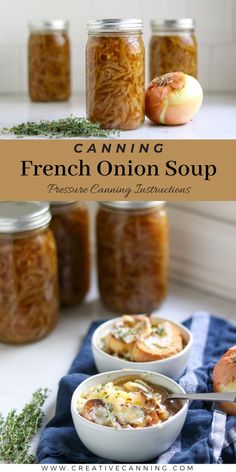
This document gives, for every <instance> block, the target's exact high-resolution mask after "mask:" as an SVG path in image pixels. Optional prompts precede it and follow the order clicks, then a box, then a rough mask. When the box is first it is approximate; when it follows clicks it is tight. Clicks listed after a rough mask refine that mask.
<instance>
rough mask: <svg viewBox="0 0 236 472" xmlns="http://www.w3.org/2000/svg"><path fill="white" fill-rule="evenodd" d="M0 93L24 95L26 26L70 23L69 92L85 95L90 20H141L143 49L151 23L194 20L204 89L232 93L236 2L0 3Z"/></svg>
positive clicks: (65, 0)
mask: <svg viewBox="0 0 236 472" xmlns="http://www.w3.org/2000/svg"><path fill="white" fill-rule="evenodd" d="M0 8H1V9H0V11H1V15H0V92H2V93H22V92H23V93H25V92H26V91H27V36H28V28H27V23H28V21H29V20H32V19H53V18H65V19H68V20H69V21H70V25H71V28H70V36H71V43H72V49H73V53H72V62H73V90H74V92H78V91H80V92H81V91H83V90H84V82H85V71H84V69H85V67H84V49H85V44H86V37H87V34H86V23H87V21H88V20H89V19H91V18H102V17H103V18H109V17H110V18H111V17H113V18H114V17H123V18H124V17H133V18H135V17H141V18H143V19H144V21H145V34H144V38H145V43H146V45H148V41H149V37H150V30H149V21H150V19H151V18H174V17H175V18H179V17H193V18H196V20H197V36H198V41H199V65H200V71H199V72H200V80H201V82H202V85H203V87H204V89H205V90H208V91H212V92H217V91H224V92H232V91H236V0H115V1H114V0H38V1H36V0H0Z"/></svg>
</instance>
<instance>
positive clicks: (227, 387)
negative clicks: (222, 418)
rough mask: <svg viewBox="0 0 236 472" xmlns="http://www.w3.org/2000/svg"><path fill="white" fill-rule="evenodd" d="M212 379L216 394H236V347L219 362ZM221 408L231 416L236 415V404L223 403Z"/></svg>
mask: <svg viewBox="0 0 236 472" xmlns="http://www.w3.org/2000/svg"><path fill="white" fill-rule="evenodd" d="M212 379H213V389H214V392H236V345H235V346H232V347H231V348H230V349H229V350H228V351H227V352H226V353H225V354H224V355H223V356H222V357H221V358H220V360H219V361H218V362H217V364H216V366H215V367H214V370H213V374H212ZM220 406H221V408H222V410H224V411H225V412H226V413H228V414H229V415H234V416H235V415H236V403H227V402H223V403H221V404H220Z"/></svg>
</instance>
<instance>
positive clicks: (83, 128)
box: [1, 115, 119, 138]
mask: <svg viewBox="0 0 236 472" xmlns="http://www.w3.org/2000/svg"><path fill="white" fill-rule="evenodd" d="M1 133H2V134H14V135H15V136H17V137H26V136H47V137H49V138H76V137H85V138H89V137H92V136H94V137H100V138H107V137H109V136H112V135H119V132H118V131H116V130H112V129H111V130H105V129H103V128H102V127H101V125H100V123H92V122H91V121H89V120H87V119H86V118H83V117H82V118H80V117H77V116H74V115H70V116H69V117H67V118H60V119H58V120H52V121H50V120H40V121H27V122H26V123H21V124H19V125H15V126H12V127H11V128H3V129H1Z"/></svg>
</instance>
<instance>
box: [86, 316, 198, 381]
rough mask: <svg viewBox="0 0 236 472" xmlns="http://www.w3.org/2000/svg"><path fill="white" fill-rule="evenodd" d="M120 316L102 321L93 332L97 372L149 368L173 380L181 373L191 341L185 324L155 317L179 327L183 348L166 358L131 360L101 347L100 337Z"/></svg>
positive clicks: (187, 357)
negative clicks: (109, 352)
mask: <svg viewBox="0 0 236 472" xmlns="http://www.w3.org/2000/svg"><path fill="white" fill-rule="evenodd" d="M121 318H122V317H118V318H113V319H112V320H109V321H106V322H105V323H102V324H101V325H100V326H99V327H98V328H97V329H96V331H95V332H94V334H93V337H92V351H93V357H94V361H95V364H96V367H97V370H98V372H108V371H111V370H119V369H136V370H149V371H152V372H159V373H160V374H163V375H166V376H167V377H170V378H171V379H175V380H176V379H178V378H179V377H180V376H181V375H182V374H183V372H184V370H185V367H186V365H187V362H188V359H189V356H190V352H191V347H192V342H193V340H192V334H191V332H190V331H189V330H188V329H187V328H186V327H185V326H183V325H182V324H179V323H175V322H174V321H172V320H167V319H165V320H164V319H163V318H159V317H155V319H157V320H158V321H170V322H171V323H173V324H174V325H175V326H176V327H177V328H178V329H179V331H180V333H181V335H182V337H183V340H184V343H185V347H184V349H183V350H182V351H180V352H179V353H178V354H175V355H174V356H171V357H168V358H167V359H162V360H158V361H151V362H131V361H128V360H126V359H120V358H118V357H115V356H112V355H111V354H107V353H106V352H104V351H103V350H102V349H101V339H102V338H103V337H104V336H105V335H106V334H107V333H108V332H109V331H110V329H111V327H112V326H113V325H114V323H116V322H117V321H119V320H121Z"/></svg>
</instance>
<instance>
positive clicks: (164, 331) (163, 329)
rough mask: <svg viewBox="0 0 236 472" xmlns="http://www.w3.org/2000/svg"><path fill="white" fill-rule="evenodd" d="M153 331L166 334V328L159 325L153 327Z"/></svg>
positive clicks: (161, 334)
mask: <svg viewBox="0 0 236 472" xmlns="http://www.w3.org/2000/svg"><path fill="white" fill-rule="evenodd" d="M153 333H155V334H157V335H158V336H165V335H166V330H165V328H161V327H157V328H153Z"/></svg>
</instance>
